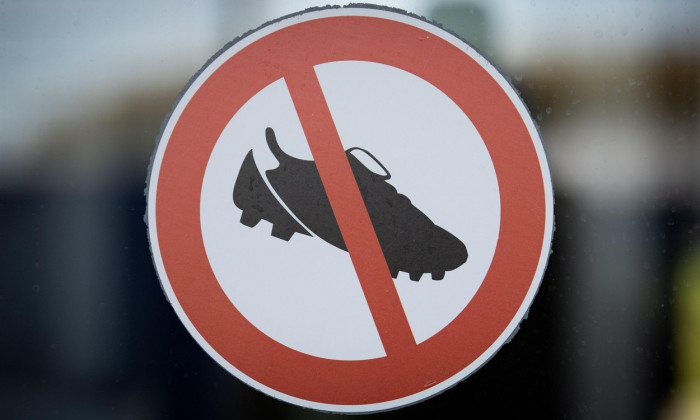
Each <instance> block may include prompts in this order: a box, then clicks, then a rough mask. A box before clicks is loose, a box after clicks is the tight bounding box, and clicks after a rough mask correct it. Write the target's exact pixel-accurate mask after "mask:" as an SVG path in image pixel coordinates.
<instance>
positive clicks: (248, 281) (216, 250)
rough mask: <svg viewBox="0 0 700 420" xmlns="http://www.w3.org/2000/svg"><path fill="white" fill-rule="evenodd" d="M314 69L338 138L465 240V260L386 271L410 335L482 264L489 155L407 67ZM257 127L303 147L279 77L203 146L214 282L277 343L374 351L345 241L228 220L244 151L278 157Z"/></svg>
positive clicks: (488, 240)
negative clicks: (439, 271) (436, 267)
mask: <svg viewBox="0 0 700 420" xmlns="http://www.w3.org/2000/svg"><path fill="white" fill-rule="evenodd" d="M315 71H316V75H317V77H318V79H319V82H320V84H321V87H322V89H323V93H324V95H325V97H326V101H327V103H328V106H329V108H330V110H331V114H332V117H333V121H334V122H335V125H336V128H337V130H338V133H339V135H340V138H341V140H342V142H343V147H344V148H345V149H348V148H350V147H362V148H364V149H366V150H368V151H369V152H370V153H372V154H373V155H374V156H375V157H376V158H377V159H378V160H379V161H380V162H381V163H382V164H383V165H384V166H385V167H386V168H387V169H388V170H389V172H390V173H391V175H392V177H391V179H390V180H389V181H388V182H389V183H390V184H392V185H393V186H394V187H396V188H397V190H398V192H399V193H401V194H404V195H406V196H407V197H408V198H410V199H411V201H412V203H413V204H414V205H415V206H416V207H417V208H418V209H419V210H421V211H422V212H423V213H425V214H426V215H427V216H428V217H429V218H431V220H432V221H433V222H435V224H437V225H438V226H441V227H443V228H445V229H446V230H448V231H449V232H451V233H452V234H454V235H455V236H457V237H458V238H459V239H460V240H461V241H462V242H464V243H465V245H466V246H467V250H468V252H469V258H468V260H467V262H466V263H465V264H464V265H462V266H461V267H459V268H458V269H456V270H453V271H448V272H447V273H446V275H445V278H444V279H443V280H441V281H433V280H432V279H431V276H430V274H429V273H428V274H425V275H423V277H422V278H421V280H420V281H419V282H413V281H411V280H409V278H408V274H407V273H401V274H400V275H399V277H398V278H397V279H396V280H395V281H394V282H395V283H394V284H395V285H396V288H397V290H398V294H399V297H400V299H401V303H402V305H403V308H404V311H405V313H406V316H407V318H408V321H409V324H410V327H411V330H412V332H413V336H414V338H415V340H416V342H417V343H420V342H422V341H424V340H426V339H428V338H430V337H431V336H433V335H434V334H436V333H437V332H439V331H440V330H441V329H442V328H444V327H445V326H446V325H447V324H449V323H450V322H451V321H452V320H453V319H454V318H455V317H456V316H457V315H458V314H459V313H460V312H461V311H462V310H463V309H464V308H465V307H466V306H467V304H468V303H469V301H470V300H471V299H472V297H473V296H474V294H475V293H476V291H477V289H478V288H479V286H480V285H481V282H482V280H483V279H484V277H485V276H486V273H487V271H488V269H489V266H490V264H491V260H492V258H493V254H494V252H495V248H496V242H497V241H498V233H499V223H500V198H499V191H498V183H497V179H496V173H495V170H494V168H493V164H492V162H491V158H490V156H489V154H488V151H487V150H486V147H485V145H484V143H483V140H482V139H481V137H480V136H479V133H478V132H477V130H476V129H475V127H474V125H473V124H472V123H471V121H470V120H469V118H468V117H467V116H466V115H465V114H464V113H463V112H462V111H461V109H460V108H459V107H458V106H457V105H456V104H455V103H454V102H452V101H451V100H450V99H449V98H448V97H447V96H446V95H445V94H444V93H442V92H441V91H440V90H438V89H437V88H435V87H434V86H432V85H430V84H429V83H427V82H426V81H424V80H422V79H420V78H418V77H416V76H414V75H412V74H410V73H407V72H405V71H403V70H400V69H397V68H393V67H390V66H386V65H383V64H378V63H370V62H359V61H340V62H333V63H326V64H321V65H318V66H316V67H315ZM266 127H272V128H273V129H274V130H275V133H276V134H277V139H278V141H279V143H280V145H281V147H282V148H283V150H285V151H286V152H287V153H289V154H291V155H292V156H294V157H297V158H300V159H307V160H311V159H312V157H311V152H310V150H309V147H308V144H307V142H306V139H305V137H304V134H303V131H302V128H301V125H300V122H299V119H298V117H297V115H296V112H295V109H294V105H293V103H292V100H291V97H290V94H289V91H288V90H287V86H286V84H285V82H284V80H283V79H280V80H278V81H276V82H274V83H272V84H270V85H269V86H267V87H266V88H265V89H263V90H262V91H260V92H259V93H258V94H256V95H255V96H254V97H253V98H251V99H250V100H249V101H248V102H247V103H246V104H245V105H244V106H243V107H242V108H241V109H240V110H239V111H238V112H237V113H236V114H235V115H234V116H233V118H232V119H231V121H230V122H229V124H228V125H227V126H226V128H225V130H224V131H223V133H222V134H221V136H220V138H219V140H218V142H217V144H216V146H215V147H214V150H213V152H212V154H211V157H210V160H209V163H208V166H207V169H206V173H205V176H204V182H203V186H202V196H201V225H202V236H203V239H204V245H205V249H206V252H207V256H208V258H209V261H210V263H211V267H212V269H213V272H214V274H215V275H216V278H217V280H218V281H219V284H220V285H221V287H222V289H223V290H224V292H225V293H226V295H227V296H228V298H229V299H230V300H231V302H232V303H233V305H235V307H236V308H237V309H238V310H239V311H240V312H241V313H242V314H243V315H244V316H245V317H246V319H248V320H249V321H250V322H251V323H252V324H253V325H255V326H256V327H257V328H258V329H259V330H261V331H262V332H263V333H265V334H266V335H268V336H269V337H271V338H273V339H274V340H276V341H278V342H279V343H281V344H284V345H285V346H288V347H290V348H293V349H295V350H297V351H300V352H303V353H306V354H309V355H313V356H318V357H324V358H328V359H336V360H362V359H370V358H376V357H382V356H384V355H385V353H384V349H383V347H382V344H381V341H380V339H379V335H378V333H377V330H376V328H375V326H374V322H373V320H372V317H371V315H370V312H369V308H368V306H367V303H366V301H365V299H364V296H363V294H362V290H361V289H360V284H359V281H358V279H357V276H356V274H355V270H354V268H353V266H352V263H351V261H350V257H349V255H348V253H347V252H345V251H342V250H339V249H337V248H335V247H333V246H332V245H330V244H328V243H326V242H325V241H323V240H322V239H320V238H318V237H308V236H304V235H298V234H297V235H295V236H294V237H292V239H291V240H290V241H289V242H285V241H282V240H280V239H278V238H275V237H272V236H270V229H271V225H270V224H269V223H268V222H266V221H261V222H260V223H259V224H258V225H257V226H255V227H254V228H249V227H247V226H244V225H242V224H241V223H240V222H239V219H240V216H241V210H240V209H238V208H237V207H236V206H235V205H234V204H233V200H232V192H233V186H234V183H235V181H236V177H237V175H238V171H239V169H240V167H241V163H242V162H243V159H244V158H245V155H246V154H247V153H248V152H249V151H250V150H253V155H254V158H255V162H256V164H257V166H258V169H259V170H260V172H261V174H264V171H265V170H267V169H272V168H275V167H276V166H277V161H276V160H275V158H274V156H272V154H271V153H270V152H269V150H268V147H267V145H266V142H265V134H264V133H265V128H266ZM370 163H371V160H370ZM368 167H370V169H372V168H373V167H372V166H371V165H368ZM313 200H314V197H309V202H310V203H311V202H312V201H313ZM310 205H311V204H310Z"/></svg>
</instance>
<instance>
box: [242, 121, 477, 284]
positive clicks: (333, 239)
mask: <svg viewBox="0 0 700 420" xmlns="http://www.w3.org/2000/svg"><path fill="white" fill-rule="evenodd" d="M265 137H266V139H267V145H268V147H269V148H270V151H271V152H272V154H273V155H274V156H275V158H277V160H278V162H279V166H278V167H277V168H275V169H271V170H268V171H266V172H265V175H266V176H267V180H268V182H269V184H270V185H271V186H272V188H273V189H274V191H275V193H276V194H277V196H278V197H279V198H280V199H281V200H282V201H283V202H284V205H285V206H286V207H287V208H288V209H289V211H291V212H292V213H293V214H294V216H295V217H296V219H295V217H292V216H291V215H290V214H289V213H288V212H287V210H285V208H284V206H282V205H281V204H280V203H279V202H278V201H277V199H276V198H275V196H274V194H272V192H271V191H270V189H269V188H268V187H267V185H266V184H265V182H264V180H263V179H262V176H261V174H260V171H259V170H258V168H257V166H256V164H255V160H254V159H253V151H252V150H251V151H250V152H248V155H247V156H246V157H245V159H244V161H243V164H242V165H241V169H240V171H239V173H238V178H237V179H236V184H235V186H234V189H233V202H234V204H235V205H236V206H237V207H238V208H239V209H241V210H242V211H243V214H242V215H241V223H242V224H244V225H246V226H250V227H253V226H255V225H256V224H257V223H258V222H259V221H260V220H261V219H264V220H267V221H269V222H270V223H271V224H272V225H273V228H272V235H273V236H276V237H278V238H280V239H284V240H289V239H290V238H291V237H292V235H294V233H301V234H304V235H309V231H311V232H313V233H314V235H316V236H318V237H319V238H321V239H323V240H324V241H326V242H328V243H329V244H331V245H334V246H336V247H338V248H340V249H342V250H345V251H347V248H346V246H345V242H344V241H343V236H342V235H341V233H340V229H339V228H338V224H337V222H336V220H335V216H334V214H333V211H332V209H331V205H330V202H329V201H328V197H327V195H326V191H325V189H324V188H323V184H322V182H321V177H320V176H319V174H318V169H317V168H316V163H315V162H314V161H312V160H303V159H297V158H295V157H292V156H290V155H288V154H287V153H285V152H284V151H283V150H282V149H281V148H280V146H279V144H278V143H277V138H276V137H275V132H274V131H273V130H272V128H269V127H268V128H267V129H266V130H265ZM353 152H358V153H359V152H362V153H364V154H366V155H367V156H368V157H369V158H371V159H372V160H374V161H375V162H376V163H377V164H378V165H379V166H380V167H381V168H382V169H383V170H384V172H386V174H384V175H382V174H377V173H374V172H372V171H371V170H369V169H368V168H367V167H366V166H364V165H363V164H362V163H361V162H360V160H359V159H357V157H355V155H354V154H353ZM345 154H346V156H347V158H348V162H349V163H350V167H351V169H352V172H353V174H354V175H355V180H356V181H357V186H358V187H359V190H360V194H361V195H362V198H363V200H364V202H365V206H366V208H367V212H368V213H369V217H370V220H371V221H372V225H373V227H374V231H375V233H376V235H377V239H378V240H379V244H380V246H381V248H382V251H383V253H384V258H385V259H386V262H387V265H388V267H389V270H390V271H391V275H392V277H394V278H396V277H397V276H398V274H399V271H404V272H407V273H409V276H410V279H411V280H414V281H417V280H419V279H420V278H421V276H422V275H423V274H424V273H431V275H432V278H433V280H442V279H443V278H444V276H445V272H446V271H450V270H454V269H455V268H457V267H459V266H461V265H462V264H464V262H466V260H467V256H468V254H467V248H466V246H465V245H464V243H462V241H460V240H459V239H457V238H456V237H455V236H454V235H452V234H451V233H449V232H448V231H446V230H445V229H443V228H441V227H440V226H437V225H436V224H435V223H433V222H432V221H431V220H430V219H429V218H428V216H426V215H425V214H424V213H423V212H421V211H420V210H418V209H417V208H416V207H415V206H413V204H411V200H409V199H408V198H407V197H406V196H405V195H403V194H399V193H398V192H397V191H396V188H394V187H393V186H392V185H391V184H389V183H388V182H387V181H388V180H389V179H390V178H391V175H390V174H389V171H388V170H387V169H386V168H385V167H384V165H382V164H381V162H379V160H378V159H377V158H375V157H374V156H373V155H372V154H371V153H369V152H368V151H366V150H364V149H361V148H357V147H353V148H350V149H348V150H346V151H345ZM297 220H299V221H300V222H301V224H300V223H299V222H297ZM302 224H303V226H302ZM307 229H308V230H307Z"/></svg>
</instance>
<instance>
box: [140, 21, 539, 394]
mask: <svg viewBox="0 0 700 420" xmlns="http://www.w3.org/2000/svg"><path fill="white" fill-rule="evenodd" d="M345 60H358V61H370V62H376V63H382V64H386V65H390V66H393V67H397V68H400V69H403V70H405V71H408V72H410V73H412V74H414V75H416V76H418V77H421V78H422V79H424V80H426V81H427V82H429V83H431V84H432V85H433V86H435V87H436V88H438V89H440V90H441V91H442V92H444V93H445V94H446V95H447V96H449V97H450V98H451V99H452V100H453V101H454V102H455V103H456V104H457V105H458V106H459V107H460V108H461V109H462V110H463V112H464V113H465V114H466V115H467V116H468V117H469V118H470V120H471V121H472V122H473V123H474V125H475V127H476V128H477V130H478V131H479V133H480V135H481V136H482V138H483V140H484V143H485V144H486V147H487V149H488V151H489V153H490V155H491V158H492V161H493V164H494V168H495V170H496V175H497V179H498V184H499V189H500V196H501V223H500V234H499V241H498V244H497V248H496V252H495V254H494V258H493V261H492V264H491V267H490V269H489V271H488V274H487V276H486V278H485V279H484V281H483V283H482V286H481V288H480V289H479V290H478V292H477V294H476V295H475V296H474V298H473V299H472V301H471V302H470V304H469V305H468V306H467V308H465V310H464V311H463V312H462V313H461V314H460V315H459V316H458V317H457V318H456V319H455V320H454V321H453V322H452V323H451V324H450V325H448V326H447V327H446V328H444V329H443V330H442V331H441V332H439V333H438V334H436V335H435V336H433V337H432V338H430V339H428V340H426V341H425V342H423V343H421V344H419V345H417V346H416V347H415V348H414V349H410V350H407V351H406V352H403V353H401V354H396V355H390V357H384V358H379V359H372V360H363V361H337V360H329V359H323V358H318V357H314V356H309V355H306V354H303V353H300V352H298V351H295V350H293V349H290V348H288V347H285V346H283V345H282V344H279V343H278V342H276V341H274V340H272V339H271V338H269V337H267V336H266V335H264V334H263V333H261V332H260V331H259V330H257V329H256V328H255V327H254V326H253V325H252V324H250V323H249V322H248V321H247V320H246V319H245V317H244V316H243V315H242V314H241V313H240V312H238V310H237V309H236V308H235V307H234V306H233V304H232V303H231V301H230V300H229V299H228V298H227V297H226V295H225V294H224V292H223V290H222V289H221V287H220V285H219V284H218V281H217V279H216V277H215V276H214V273H213V272H212V270H211V267H210V266H209V262H208V259H207V255H206V252H205V249H204V243H203V239H202V234H201V227H200V208H199V206H200V197H201V186H202V181H203V177H204V172H205V170H206V166H207V163H208V160H209V156H210V154H211V152H212V149H213V147H214V145H215V144H216V142H217V140H218V138H219V136H220V134H221V132H222V131H223V129H224V127H225V126H226V124H227V123H228V122H229V121H230V119H231V118H232V117H233V115H234V114H235V113H236V112H237V111H238V110H239V109H240V108H241V106H243V104H245V102H246V101H247V100H248V99H249V98H251V97H252V96H253V95H255V94H256V93H257V92H259V91H260V90H261V89H263V88H264V87H266V86H267V85H269V84H270V83H272V82H274V81H276V80H278V79H280V78H283V77H284V74H285V71H288V70H289V69H292V68H295V67H296V68H298V67H299V66H314V65H317V64H321V63H327V62H333V61H345ZM200 77H201V76H200ZM179 106H181V105H179ZM170 123H172V122H170ZM538 141H539V140H538ZM163 144H166V145H167V146H166V149H165V151H164V153H163V155H162V162H161V165H160V168H159V171H158V172H159V173H158V178H157V179H158V181H157V185H156V188H157V190H156V202H155V222H156V223H155V229H156V231H157V233H156V235H157V238H158V240H157V244H158V247H159V251H160V255H161V258H162V264H163V266H164V267H165V274H166V276H165V278H167V280H166V279H165V278H164V276H161V280H162V281H169V283H170V286H171V287H172V290H173V293H174V295H175V297H176V299H177V301H178V303H179V304H180V306H181V307H182V309H183V311H184V312H185V314H186V316H187V317H188V319H189V320H190V322H191V323H192V325H193V326H194V327H195V328H196V330H197V332H198V333H199V334H200V335H201V336H202V337H203V338H204V339H205V340H206V342H207V343H208V344H209V345H210V346H211V347H212V348H213V349H214V350H215V351H216V352H217V353H218V354H219V355H220V356H221V357H223V358H224V359H225V360H226V361H228V362H229V363H230V364H231V365H232V366H234V367H235V368H236V369H237V370H239V371H240V372H242V373H244V374H245V375H246V376H248V377H249V378H252V379H253V380H254V381H256V382H258V383H260V384H263V385H264V386H266V387H269V388H271V389H274V390H276V391H278V392H281V393H283V394H286V395H289V396H292V397H295V398H299V399H302V400H307V401H314V402H317V403H321V404H334V405H368V404H376V403H383V402H387V401H393V400H397V399H401V398H404V397H407V396H410V395H413V394H417V393H419V392H422V391H424V390H425V389H426V388H429V387H431V386H433V385H435V384H438V383H441V382H443V381H445V380H447V379H449V378H451V377H453V376H454V375H456V374H458V373H459V372H461V371H463V370H464V369H465V368H466V367H467V366H469V365H470V364H471V363H473V362H474V361H475V360H476V359H477V358H478V357H479V356H481V355H482V354H483V353H484V352H485V351H486V350H487V349H488V348H489V347H490V346H491V345H492V344H493V343H494V342H495V341H496V340H497V339H498V337H499V336H501V335H502V333H503V331H504V330H505V329H506V328H507V327H508V325H509V324H510V323H511V321H512V320H513V318H514V317H515V316H516V314H517V312H518V310H519V309H520V308H521V306H522V305H523V302H524V301H525V298H526V295H527V294H528V291H529V290H530V289H531V285H532V284H533V282H534V281H537V282H539V279H535V276H536V270H537V267H538V264H539V263H540V256H541V253H542V247H543V246H548V245H549V244H548V242H547V238H546V237H545V236H546V226H545V223H546V201H547V199H546V194H545V188H547V187H546V186H545V184H544V179H543V176H542V171H543V168H542V167H541V164H540V160H539V158H538V154H537V151H536V149H535V147H534V145H533V139H532V138H531V136H530V132H529V131H528V128H527V126H526V124H525V122H524V121H523V117H522V116H521V115H520V113H519V112H518V110H517V108H516V107H515V105H514V104H513V102H512V100H511V99H510V98H509V96H508V94H507V93H506V92H504V91H503V89H502V87H501V86H500V85H499V83H498V82H497V81H496V80H494V79H493V77H492V76H491V75H490V74H489V73H488V72H487V71H486V70H485V69H484V68H483V67H482V66H481V65H480V64H479V63H478V62H477V61H475V60H474V59H473V58H472V57H470V56H469V55H467V54H466V53H465V52H464V51H462V50H461V49H459V48H458V47H456V46H455V45H453V44H452V43H450V42H448V41H446V40H444V39H442V38H440V37H438V36H435V35H434V34H433V33H430V32H427V31H425V30H423V29H420V28H418V27H416V26H412V25H409V24H406V23H403V22H398V21H394V20H390V19H382V18H377V17H367V16H335V17H323V18H318V19H313V20H307V21H302V22H298V23H293V24H291V25H289V26H285V27H283V28H281V29H279V30H276V31H274V32H272V33H269V34H267V35H266V36H264V37H262V38H260V39H258V40H256V41H254V42H252V43H251V44H250V45H247V46H245V47H244V48H242V49H241V50H240V51H238V52H237V53H236V54H234V55H233V56H232V57H230V58H228V59H227V60H225V61H224V62H223V63H221V65H220V66H219V67H218V68H217V69H216V70H215V71H214V72H213V73H212V74H211V75H209V76H208V78H206V80H204V82H203V83H202V84H201V86H199V88H198V89H197V91H196V92H195V93H194V94H193V95H192V97H191V99H190V100H189V102H187V103H186V104H185V106H184V108H183V110H182V112H181V114H180V116H179V118H178V119H177V121H176V122H175V125H174V128H173V130H172V134H171V135H170V137H169V138H168V139H167V141H163V140H161V144H160V146H159V147H162V145H163ZM154 169H155V167H154ZM544 169H546V168H544ZM543 244H545V245H543ZM533 279H534V280H533Z"/></svg>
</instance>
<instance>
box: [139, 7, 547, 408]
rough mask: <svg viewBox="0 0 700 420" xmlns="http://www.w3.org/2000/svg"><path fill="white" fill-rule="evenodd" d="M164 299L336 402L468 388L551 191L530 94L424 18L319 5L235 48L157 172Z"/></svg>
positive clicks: (542, 251)
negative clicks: (527, 99)
mask: <svg viewBox="0 0 700 420" xmlns="http://www.w3.org/2000/svg"><path fill="white" fill-rule="evenodd" d="M147 199H148V210H147V220H148V226H149V239H150V243H151V249H152V252H153V259H154V263H155V266H156V270H157V272H158V275H159V278H160V281H161V283H162V286H163V289H164V291H165V294H166V295H167V298H168V300H169V301H170V303H171V304H172V306H173V308H174V310H175V312H176V313H177V315H178V316H179V318H180V319H181V321H182V322H183V324H184V325H185V327H186V328H187V329H188V331H189V332H190V333H191V335H192V336H193V337H194V338H195V340H196V341H197V342H198V343H199V344H200V345H201V346H202V348H203V349H204V350H205V351H206V352H207V353H208V354H209V355H210V356H211V357H213V358H214V359H215V360H216V361H217V362H218V363H219V364H220V365H221V366H222V367H224V368H225V369H226V370H228V371H229V372H230V373H231V374H233V375H235V376H236V377H237V378H239V379H240V380H242V381H243V382H245V383H246V384H248V385H250V386H252V387H254V388H256V389H258V390H260V391H262V392H265V393H267V394H269V395H270V396H272V397H275V398H278V399H281V400H284V401H287V402H290V403H293V404H297V405H300V406H304V407H310V408H315V409H319V410H324V411H333V412H347V413H359V412H372V411H381V410H388V409H393V408H397V407H402V406H405V405H408V404H412V403H415V402H418V401H420V400H423V399H426V398H428V397H431V396H433V395H435V394H438V393H440V392H441V391H444V390H445V389H447V388H449V387H451V386H453V385H455V384H457V383H458V382H459V381H461V380H462V379H464V378H466V377H467V376H469V375H470V374H471V373H473V372H474V371H475V370H476V369H478V368H479V367H480V366H482V365H483V364H484V363H486V362H487V361H488V360H489V359H490V358H491V357H492V356H493V355H494V354H495V353H496V352H497V351H498V349H499V348H500V347H501V346H502V345H503V344H505V343H506V342H507V341H508V339H509V338H510V337H511V335H512V334H514V332H515V331H516V329H517V326H518V324H519V323H520V322H521V320H522V319H523V317H524V316H525V314H526V313H527V310H528V308H529V306H530V304H531V303H532V300H533V299H534V296H535V293H536V292H537V289H538V287H539V284H540V282H541V279H542V276H543V274H544V270H545V266H546V263H547V258H548V256H549V249H550V244H551V239H552V231H553V195H552V188H551V180H550V175H549V169H548V167H547V163H546V158H545V154H544V149H543V146H542V142H541V140H540V138H539V134H538V132H537V129H536V127H535V124H534V123H533V121H532V119H531V118H530V116H529V114H528V112H527V109H526V108H525V106H524V104H523V103H522V101H521V100H520V98H519V97H518V95H517V93H516V92H515V91H514V89H513V88H512V87H511V86H510V84H509V83H508V82H507V81H506V79H505V78H504V77H503V76H502V75H501V74H500V73H498V71H497V70H496V69H495V68H494V67H493V66H492V65H491V64H490V63H488V62H487V61H486V60H485V59H484V58H483V57H482V56H481V55H479V54H478V53H477V52H475V51H474V50H473V49H472V48H471V47H470V46H469V45H467V44H466V43H464V42H463V41H462V40H460V39H459V38H457V37H455V36H454V35H452V34H450V33H448V32H446V31H444V30H442V29H441V28H439V27H437V26H434V25H433V24H431V23H429V22H426V21H424V20H422V19H420V18H417V17H414V16H411V15H408V14H405V13H402V12H398V11H394V10H385V9H378V8H370V7H362V6H349V7H344V8H327V9H314V10H309V11H306V12H302V13H300V14H296V15H292V16H288V17H285V18H283V19H280V20H277V21H274V22H272V23H269V24H266V25H264V26H263V27H261V28H259V29H258V30H256V31H254V32H251V33H249V34H247V35H246V36H245V37H243V38H241V39H238V40H237V41H235V42H233V43H231V44H229V45H228V46H226V47H225V48H224V49H223V50H221V51H220V52H219V53H218V55H217V56H215V57H214V58H213V59H212V60H211V61H210V62H209V63H208V64H207V65H206V66H205V67H204V68H203V69H202V70H201V71H200V72H199V74H198V75H197V76H195V77H194V78H193V79H192V81H191V82H190V84H189V85H188V86H187V88H186V89H185V90H184V92H183V93H182V95H181V97H180V99H179V100H178V102H177V103H176V105H175V107H174V108H173V111H172V113H171V115H170V116H169V117H168V119H167V122H166V123H165V124H164V126H163V130H162V132H161V135H160V139H159V142H158V144H157V146H156V150H155V152H154V157H153V163H152V166H151V170H150V175H149V179H148V192H147Z"/></svg>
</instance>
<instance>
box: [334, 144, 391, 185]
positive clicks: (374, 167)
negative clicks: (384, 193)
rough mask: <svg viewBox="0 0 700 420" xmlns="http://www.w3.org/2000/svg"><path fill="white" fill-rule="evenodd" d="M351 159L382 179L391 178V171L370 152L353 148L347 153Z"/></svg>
mask: <svg viewBox="0 0 700 420" xmlns="http://www.w3.org/2000/svg"><path fill="white" fill-rule="evenodd" d="M345 153H346V154H347V156H348V158H349V157H353V158H354V160H355V161H357V162H358V163H359V164H361V165H362V166H364V167H365V168H366V169H367V170H368V171H370V172H372V173H373V174H375V175H377V176H378V177H379V178H380V179H383V180H385V181H386V180H387V179H389V178H391V174H390V173H389V171H388V170H387V169H386V168H385V167H384V165H382V163H381V162H380V161H379V160H378V159H377V158H376V157H374V155H372V154H371V153H370V152H368V151H366V150H365V149H362V148H359V147H352V148H350V149H348V150H347V151H346V152H345Z"/></svg>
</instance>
